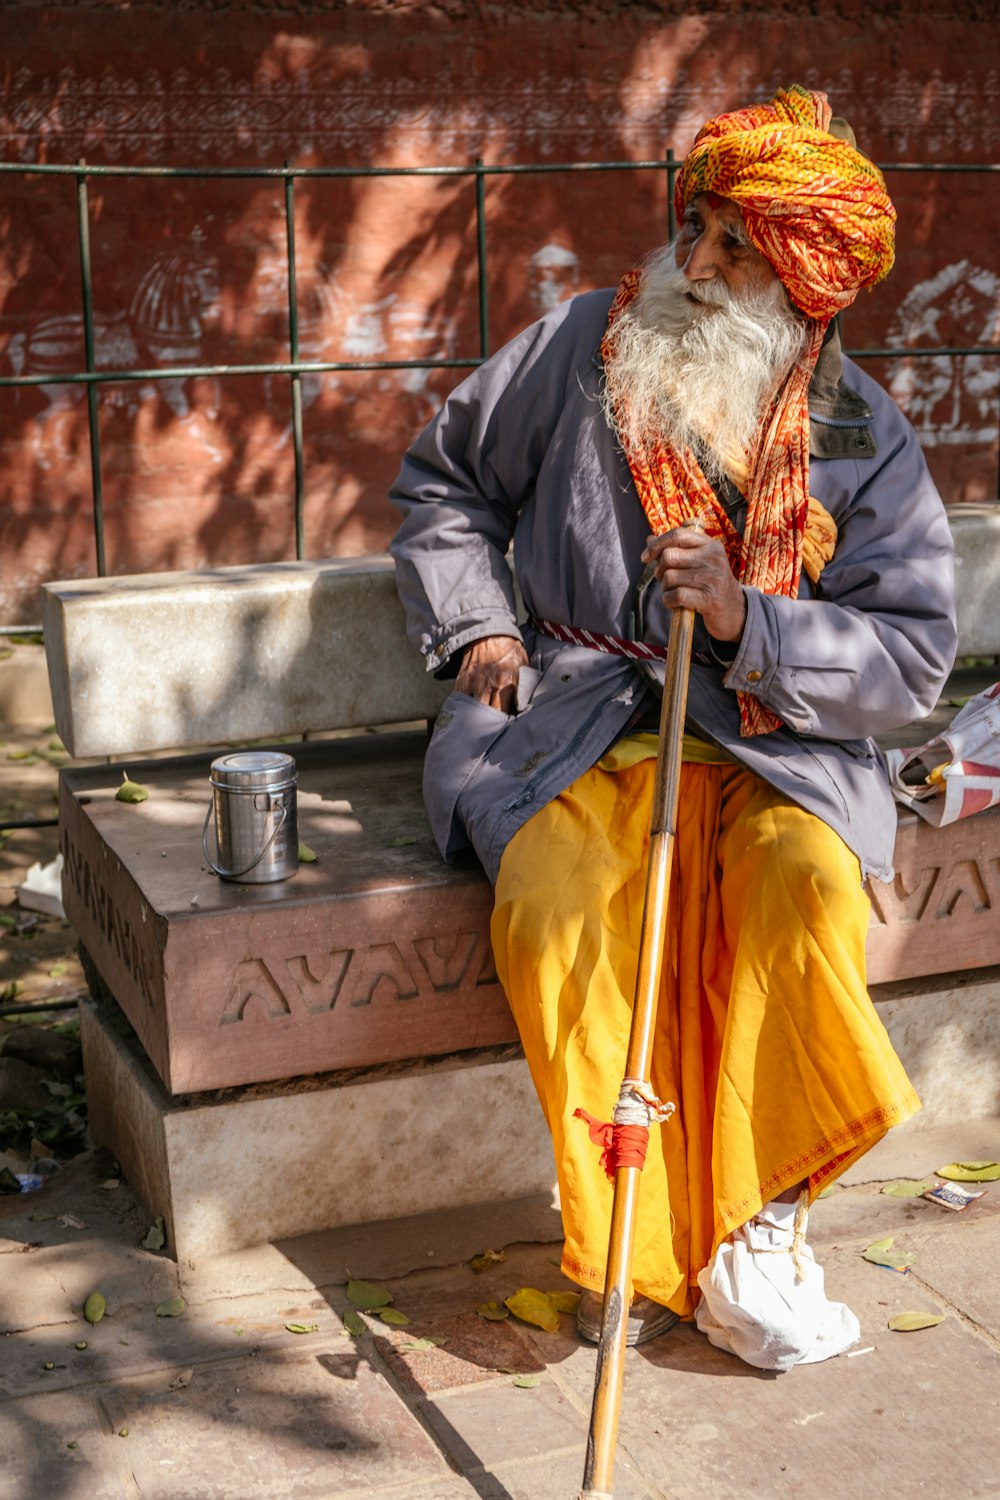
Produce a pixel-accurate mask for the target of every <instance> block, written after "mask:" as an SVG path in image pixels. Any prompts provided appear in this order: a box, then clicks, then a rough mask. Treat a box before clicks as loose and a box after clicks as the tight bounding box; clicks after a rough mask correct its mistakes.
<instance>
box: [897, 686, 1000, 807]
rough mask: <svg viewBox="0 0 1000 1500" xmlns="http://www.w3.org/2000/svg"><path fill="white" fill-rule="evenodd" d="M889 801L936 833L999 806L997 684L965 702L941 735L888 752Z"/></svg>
mask: <svg viewBox="0 0 1000 1500" xmlns="http://www.w3.org/2000/svg"><path fill="white" fill-rule="evenodd" d="M885 759H886V764H887V766H888V768H889V780H890V783H891V785H892V795H893V796H894V797H895V798H896V801H897V802H902V803H903V805H904V806H905V807H910V808H912V809H913V811H914V812H915V813H919V814H920V816H921V817H922V818H924V819H926V821H927V822H928V823H933V824H935V826H936V827H938V828H940V827H942V826H943V825H944V824H945V823H954V822H956V821H957V819H959V818H968V817H971V815H972V814H973V813H977V812H984V811H985V810H986V808H988V807H995V806H996V804H997V803H998V802H1000V682H995V683H994V684H993V686H992V687H989V688H987V689H986V690H985V692H982V693H977V694H976V696H975V697H974V698H970V699H969V701H968V703H966V704H965V706H964V707H963V708H960V709H959V711H958V713H957V714H956V715H955V717H954V718H953V719H952V721H951V723H950V724H949V725H948V728H947V729H946V730H944V732H943V733H941V734H939V735H936V736H935V737H934V739H932V740H928V741H927V743H926V744H925V745H918V747H917V748H916V749H915V750H887V751H886V755H885Z"/></svg>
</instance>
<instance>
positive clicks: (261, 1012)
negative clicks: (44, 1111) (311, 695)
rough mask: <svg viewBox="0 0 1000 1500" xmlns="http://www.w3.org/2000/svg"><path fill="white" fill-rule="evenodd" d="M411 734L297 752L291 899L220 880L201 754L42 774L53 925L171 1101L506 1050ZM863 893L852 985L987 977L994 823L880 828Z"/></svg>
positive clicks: (460, 879)
mask: <svg viewBox="0 0 1000 1500" xmlns="http://www.w3.org/2000/svg"><path fill="white" fill-rule="evenodd" d="M423 745H424V740H423V735H422V734H417V733H413V734H392V735H388V734H387V735H382V734H373V735H369V736H356V737H352V738H350V739H342V740H334V741H326V742H317V743H314V744H312V745H308V746H296V747H295V752H294V753H295V758H296V762H297V764H298V767H299V788H300V790H299V831H300V836H301V838H302V839H303V841H304V842H305V843H307V844H308V845H309V846H310V847H311V848H312V849H314V850H315V852H316V854H317V855H318V859H317V862H316V863H315V864H309V865H302V866H300V867H299V871H298V873H297V875H296V876H295V877H294V878H293V879H292V880H290V881H285V882H281V883H277V884H274V885H269V886H251V885H240V884H237V883H232V882H226V881H221V880H218V879H217V878H216V877H215V876H214V875H213V874H211V873H210V871H209V870H208V869H207V868H206V865H205V861H204V858H203V855H202V849H201V828H202V823H203V821H204V817H205V813H206V811H207V809H208V806H209V785H208V769H209V762H210V759H211V757H210V756H185V757H182V758H177V759H171V760H160V761H148V762H141V763H130V764H129V774H130V776H132V778H133V779H135V780H138V781H140V782H142V783H143V784H145V785H146V786H148V787H149V790H150V796H149V800H148V801H146V802H142V803H139V804H128V803H122V802H117V801H116V800H115V790H116V787H117V785H118V784H119V779H120V775H121V768H120V767H108V766H100V767H92V768H88V769H85V770H71V771H66V772H64V773H63V775H62V802H61V814H60V816H61V825H62V845H63V854H64V858H65V874H64V902H65V906H66V911H67V915H68V917H69V919H70V921H71V922H72V924H73V926H74V927H75V929H76V931H77V932H78V934H79V936H80V939H81V941H82V943H83V945H84V947H85V948H86V949H87V951H88V952H89V954H90V956H91V958H92V959H93V961H94V963H95V964H96V966H97V968H98V970H99V971H100V973H101V976H102V977H103V979H104V981H105V983H106V984H107V986H108V988H109V989H110V990H111V992H112V994H114V996H115V997H116V999H117V1001H118V1003H119V1004H120V1006H121V1008H122V1010H123V1011H124V1012H125V1014H126V1015H127V1017H128V1019H129V1021H130V1022H131V1024H132V1025H133V1026H134V1028H135V1030H136V1032H137V1033H138V1036H139V1039H140V1041H141V1042H142V1045H143V1046H144V1048H145V1049H146V1052H147V1053H148V1055H149V1057H150V1059H151V1060H152V1062H153V1065H154V1067H155V1068H156V1070H157V1072H158V1073H159V1075H160V1077H161V1078H162V1080H163V1082H164V1084H165V1085H166V1087H167V1088H168V1089H169V1090H170V1091H171V1092H172V1093H174V1094H183V1093H190V1092H197V1091H200V1090H204V1089H215V1088H224V1087H230V1086H237V1085H243V1084H249V1083H255V1082H260V1081H264V1080H267V1079H277V1078H287V1077H297V1076H302V1075H307V1074H311V1073H319V1072H326V1071H330V1070H334V1069H343V1068H352V1067H361V1066H366V1065H370V1064H376V1063H384V1062H391V1061H394V1060H401V1059H406V1058H414V1057H424V1056H439V1055H441V1054H444V1053H448V1052H453V1051H463V1050H466V1049H470V1048H476V1047H483V1046H490V1045H493V1044H496V1043H503V1042H509V1041H512V1040H515V1039H516V1030H515V1027H514V1023H513V1020H512V1018H511V1015H510V1011H509V1009H508V1006H507V1002H506V999H505V997H504V995H503V992H502V990H501V988H500V985H499V983H498V981H497V978H496V974H495V971H494V968H493V961H492V957H491V953H490V947H489V917H490V909H491V892H490V889H489V886H488V883H487V881H486V879H485V877H484V876H483V875H482V873H481V871H480V870H479V869H478V868H477V867H476V868H465V869H456V868H449V867H447V866H445V865H443V864H442V862H441V860H440V858H439V857H438V854H437V850H436V849H435V847H434V845H433V842H432V840H431V837H430V834H429V832H428V829H427V822H426V818H425V815H424V811H423V806H422V802H421V794H420V767H421V761H422V756H423ZM896 867H897V874H896V878H895V881H894V882H893V883H892V884H891V885H881V884H878V885H875V886H874V887H873V888H872V891H871V895H872V903H873V904H872V922H871V927H870V929H869V942H868V955H869V979H870V981H871V982H872V983H881V982H885V981H888V980H899V979H909V978H914V977H916V976H922V975H928V974H939V973H947V972H950V971H952V970H956V969H965V968H972V967H980V966H982V965H986V964H993V963H1000V922H998V920H997V908H998V906H1000V811H998V812H994V813H985V814H982V815H980V816H978V817H975V818H971V819H967V820H965V821H964V822H962V823H958V824H955V825H952V826H951V827H950V828H946V829H943V830H937V829H932V828H930V827H928V826H927V825H925V824H922V823H920V822H919V821H918V820H917V819H916V818H915V817H914V816H913V815H912V814H907V815H905V816H904V817H903V818H902V819H901V821H900V830H899V837H898V840H897V846H896Z"/></svg>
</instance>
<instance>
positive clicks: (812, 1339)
mask: <svg viewBox="0 0 1000 1500" xmlns="http://www.w3.org/2000/svg"><path fill="white" fill-rule="evenodd" d="M796 1211H797V1205H796V1204H794V1203H769V1204H767V1206H766V1207H765V1208H764V1210H763V1212H762V1213H760V1214H758V1215H757V1217H756V1218H755V1219H751V1220H750V1222H749V1224H743V1225H741V1227H740V1228H739V1229H736V1230H734V1232H733V1234H732V1237H731V1239H730V1240H728V1241H726V1242H725V1243H723V1244H721V1245H720V1246H719V1248H718V1250H716V1252H715V1254H714V1255H713V1256H712V1259H711V1260H710V1261H709V1263H708V1265H707V1266H706V1267H705V1269H704V1271H702V1272H700V1273H699V1276H698V1285H699V1287H700V1288H701V1294H702V1296H701V1301H700V1302H699V1304H698V1307H697V1310H696V1312H695V1321H696V1322H697V1324H698V1327H699V1328H700V1329H701V1331H702V1333H704V1334H707V1336H708V1338H709V1340H710V1341H711V1342H712V1343H713V1344H715V1346H716V1348H718V1349H725V1350H727V1351H728V1352H729V1353H730V1354H737V1355H739V1357H740V1359H742V1360H743V1361H744V1362H745V1363H746V1364H748V1365H754V1366H755V1367H756V1368H757V1369H758V1370H790V1369H791V1368H792V1366H793V1365H808V1364H816V1363H818V1362H819V1361H820V1360H823V1359H832V1358H833V1356H834V1355H836V1354H842V1353H843V1352H844V1350H845V1349H849V1348H850V1347H851V1345H852V1344H856V1343H857V1341H858V1339H859V1338H860V1337H861V1327H860V1325H859V1323H858V1320H857V1318H856V1317H855V1316H854V1314H853V1313H852V1312H851V1310H850V1308H849V1307H847V1306H845V1304H844V1303H843V1302H831V1301H829V1299H828V1298H827V1295H826V1292H825V1290H824V1286H823V1272H822V1270H821V1268H820V1267H819V1266H818V1265H817V1264H816V1261H815V1259H814V1258H813V1253H812V1251H811V1250H810V1248H809V1246H808V1245H807V1244H806V1243H805V1239H804V1234H805V1208H804V1205H803V1207H802V1210H801V1213H800V1216H799V1222H798V1227H797V1226H796Z"/></svg>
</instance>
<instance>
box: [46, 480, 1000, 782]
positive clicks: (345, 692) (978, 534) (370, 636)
mask: <svg viewBox="0 0 1000 1500" xmlns="http://www.w3.org/2000/svg"><path fill="white" fill-rule="evenodd" d="M948 517H949V521H950V523H951V527H952V532H953V535H954V538H955V546H956V560H957V596H958V613H959V636H960V639H959V655H960V656H993V655H996V654H997V653H998V652H1000V587H998V580H1000V505H971V504H962V505H953V506H951V507H950V509H949V512H948ZM43 600H44V603H43V620H44V626H45V645H46V654H47V658H48V669H49V679H50V684H51V689H52V701H53V706H54V710H55V722H56V725H57V727H58V730H59V733H60V735H61V736H62V739H63V742H64V743H65V745H66V746H67V748H68V749H69V751H70V753H71V754H73V755H75V756H91V755H126V754H129V755H130V754H135V753H136V752H138V751H144V750H168V749H180V748H183V747H186V746H191V745H216V744H218V745H223V744H228V743H230V742H232V741H234V740H244V739H268V738H274V737H277V736H280V735H300V734H303V733H306V732H309V731H325V730H331V729H352V728H359V727H362V726H366V725H379V724H398V723H404V722H407V721H410V720H413V719H422V718H427V717H429V716H432V715H433V714H435V713H436V712H437V709H438V707H439V706H440V704H441V702H442V700H443V698H444V696H445V694H446V692H447V690H448V689H447V685H446V684H443V683H439V682H436V681H435V680H434V679H433V677H432V676H431V675H430V674H429V673H427V672H425V670H424V665H423V660H422V658H421V657H420V655H419V653H418V652H417V650H416V649H415V648H414V647H413V646H412V645H411V643H410V642H409V641H408V640H407V638H406V632H405V626H404V620H403V610H402V606H401V605H400V602H399V600H398V598H397V596H396V587H395V578H394V571H393V564H392V560H391V558H389V557H388V556H387V555H385V554H379V555H375V556H370V557H361V558H341V559H332V560H327V561H321V562H301V563H267V564H262V565H261V566H259V567H240V568H211V569H206V570H204V571H202V572H192V573H149V574H141V575H136V576H133V577H119V578H103V579H87V580H82V581H81V580H74V581H71V582H66V583H50V584H48V585H46V587H45V589H44V591H43Z"/></svg>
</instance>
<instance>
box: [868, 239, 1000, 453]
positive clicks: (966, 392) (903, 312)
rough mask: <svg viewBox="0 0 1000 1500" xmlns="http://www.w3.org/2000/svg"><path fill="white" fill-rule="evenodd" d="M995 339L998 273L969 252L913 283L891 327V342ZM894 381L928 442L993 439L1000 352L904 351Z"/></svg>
mask: <svg viewBox="0 0 1000 1500" xmlns="http://www.w3.org/2000/svg"><path fill="white" fill-rule="evenodd" d="M998 341H1000V276H996V275H995V274H994V273H993V272H992V271H987V270H985V269H984V268H983V267H982V266H977V265H975V264H974V263H973V262H972V261H968V260H959V261H955V262H954V263H953V264H952V265H949V266H945V267H944V268H943V270H941V271H939V272H938V273H937V274H936V275H935V276H932V277H930V278H929V279H928V280H926V281H921V282H919V283H918V284H917V285H916V286H915V287H913V289H912V290H911V291H910V292H909V293H908V294H907V296H906V297H904V299H903V301H902V302H901V303H900V305H899V307H898V308H897V310H896V315H895V317H894V318H893V321H892V323H891V325H890V327H889V330H888V334H887V342H888V343H889V344H890V345H892V344H898V345H902V346H904V347H906V348H913V349H917V348H919V347H921V345H923V346H925V347H927V346H936V345H944V346H947V347H951V348H955V347H959V348H962V347H968V346H970V345H977V344H995V343H997V342H998ZM889 389H890V391H891V392H892V394H893V396H895V398H896V400H897V401H898V402H899V404H900V406H901V407H902V408H903V410H904V411H905V413H906V415H907V416H908V417H909V419H910V421H911V422H912V423H913V426H914V428H915V429H916V432H917V435H918V437H919V438H920V441H921V443H922V444H923V445H924V447H926V448H934V447H939V446H943V445H946V444H954V443H963V444H968V443H992V442H995V441H996V437H997V401H998V395H1000V356H997V355H995V354H992V355H991V354H962V355H954V356H949V355H941V356H937V357H935V356H933V355H923V356H921V357H919V358H909V357H904V358H902V359H899V360H895V361H894V362H893V367H892V370H891V373H890V377H889Z"/></svg>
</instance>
